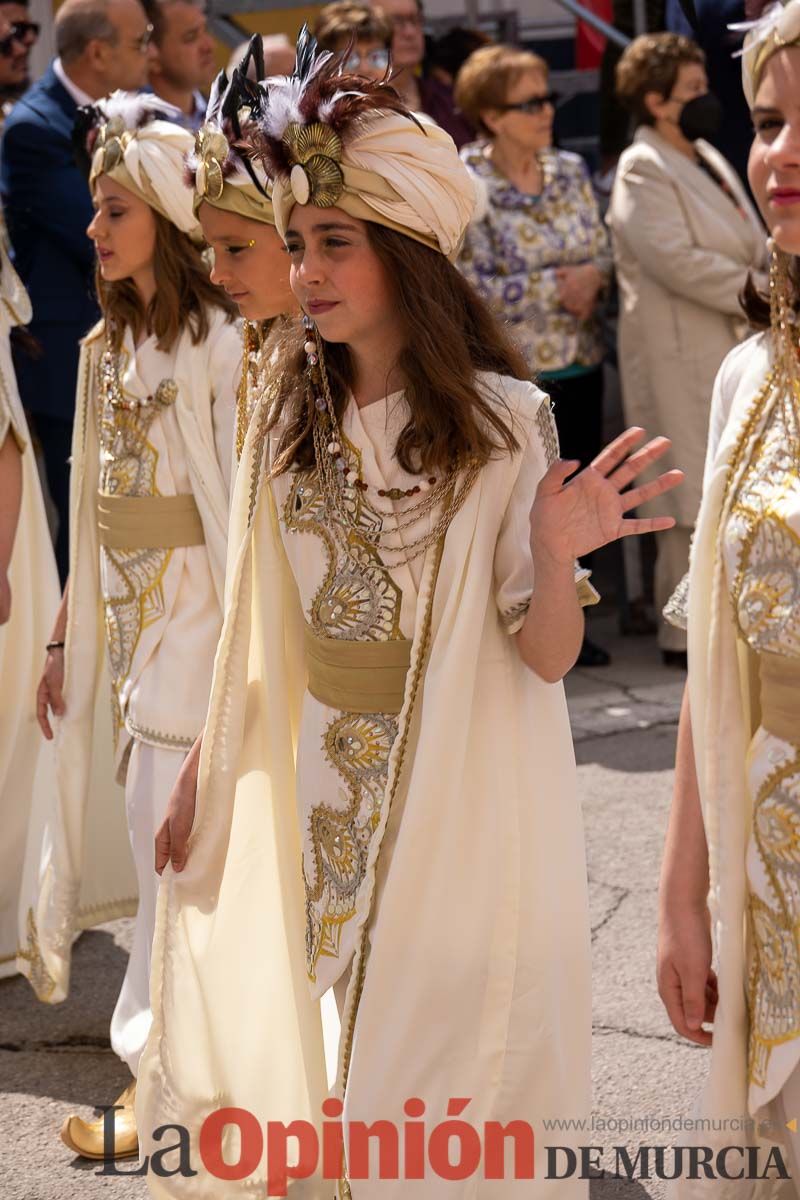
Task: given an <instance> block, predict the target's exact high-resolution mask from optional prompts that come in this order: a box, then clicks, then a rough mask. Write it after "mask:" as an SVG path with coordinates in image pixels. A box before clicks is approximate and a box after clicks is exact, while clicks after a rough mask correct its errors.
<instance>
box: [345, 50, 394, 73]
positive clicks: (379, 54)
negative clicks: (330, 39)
mask: <svg viewBox="0 0 800 1200" xmlns="http://www.w3.org/2000/svg"><path fill="white" fill-rule="evenodd" d="M362 63H366V64H367V65H368V66H370V67H373V68H374V69H375V70H376V71H385V70H386V68H387V67H388V65H389V51H388V50H370V52H369V54H363V55H362V54H359V52H358V50H354V51H353V52H352V54H349V55H348V56H347V58H346V59H345V60H344V69H345V71H348V72H349V73H350V74H351V75H356V74H357V73H358V68H359V67H360V66H361V64H362Z"/></svg>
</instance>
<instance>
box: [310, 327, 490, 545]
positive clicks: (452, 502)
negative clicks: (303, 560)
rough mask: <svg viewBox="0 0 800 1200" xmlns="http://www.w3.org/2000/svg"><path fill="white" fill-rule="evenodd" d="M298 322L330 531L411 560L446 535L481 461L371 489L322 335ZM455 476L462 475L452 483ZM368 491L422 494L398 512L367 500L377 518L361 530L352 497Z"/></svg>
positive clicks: (398, 496) (401, 496)
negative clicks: (346, 430) (339, 413)
mask: <svg viewBox="0 0 800 1200" xmlns="http://www.w3.org/2000/svg"><path fill="white" fill-rule="evenodd" d="M303 323H304V325H305V328H306V338H307V340H306V342H305V347H304V349H305V352H306V359H307V363H308V366H307V371H306V387H307V393H308V397H309V401H310V403H312V404H313V439H314V459H315V463H316V468H317V475H318V477H319V481H320V487H321V490H322V495H323V499H324V502H325V507H326V509H327V511H328V514H329V516H330V517H331V518H333V520H332V521H331V528H332V530H333V531H335V532H338V530H342V532H343V534H344V540H347V538H348V537H349V535H350V534H351V533H355V532H356V531H357V534H358V537H359V538H361V539H362V540H364V541H366V542H368V543H369V544H370V545H371V546H373V547H374V548H375V550H377V551H380V553H381V554H382V555H383V556H384V557H385V558H387V559H392V560H393V563H388V564H387V565H398V564H400V563H408V562H411V561H412V560H413V559H415V558H417V557H418V556H419V555H421V554H424V553H425V551H426V550H427V549H428V547H429V546H432V545H435V543H436V542H438V541H439V539H440V538H441V537H442V536H443V535H444V533H446V531H447V529H448V527H449V525H450V522H451V521H452V520H453V518H454V517H455V515H456V513H457V512H458V511H459V509H460V508H461V507H462V506H463V504H464V501H465V500H466V498H467V496H468V495H469V493H470V491H471V490H472V485H473V484H474V482H475V480H476V479H477V477H478V472H479V471H480V463H479V462H478V461H477V460H475V459H470V460H468V461H467V462H466V463H465V464H463V467H462V465H460V464H456V465H454V466H453V467H451V468H450V469H449V470H448V472H447V474H446V475H445V476H444V478H443V479H438V478H437V476H435V475H431V476H428V477H427V478H423V479H421V480H420V482H419V483H418V484H415V485H414V487H412V488H407V489H402V488H375V487H373V486H372V485H371V484H368V483H367V482H366V481H365V480H364V479H363V477H362V475H361V469H360V461H359V460H360V456H359V455H358V453H357V451H355V450H354V448H353V447H352V446H351V445H350V443H349V442H348V441H347V439H346V438H345V437H344V436H343V434H342V431H341V428H340V426H339V421H338V419H337V417H336V410H335V407H334V402H333V397H332V395H331V390H330V384H329V382H328V373H327V371H326V369H325V359H324V352H323V346H322V339H321V338H320V337H319V334H318V333H317V331H316V328H315V326H314V323H313V322H312V321H311V319H310V318H309V317H304V318H303ZM459 474H461V475H462V478H461V481H460V484H459V485H458V486H457V478H458V476H459ZM369 491H372V492H374V493H375V494H376V495H377V496H380V497H381V498H385V499H388V500H392V501H399V500H414V497H415V496H420V497H421V498H420V499H419V500H416V501H414V502H413V503H411V504H408V505H406V506H405V507H404V508H402V509H400V510H399V511H397V510H395V509H394V508H385V507H379V506H378V505H376V504H374V503H372V502H370V508H371V509H372V511H373V512H375V513H376V515H378V516H379V517H381V518H382V519H381V521H380V523H379V525H378V526H377V527H376V528H373V529H364V528H363V526H362V525H358V524H357V517H356V507H357V505H356V498H357V496H358V495H359V494H360V495H361V496H362V497H364V498H366V493H367V492H369ZM436 509H441V511H440V514H439V517H438V519H437V520H436V521H435V523H434V524H433V527H432V528H430V529H429V530H428V531H427V532H422V533H420V532H416V533H415V529H416V528H417V527H418V526H419V525H420V523H421V522H422V521H423V520H424V519H425V518H426V517H428V516H430V515H431V514H433V512H434V510H436Z"/></svg>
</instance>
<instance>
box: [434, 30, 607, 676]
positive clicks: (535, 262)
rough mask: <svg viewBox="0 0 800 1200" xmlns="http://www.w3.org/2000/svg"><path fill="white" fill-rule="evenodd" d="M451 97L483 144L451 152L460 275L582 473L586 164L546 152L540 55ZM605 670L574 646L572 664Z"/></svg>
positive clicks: (474, 61)
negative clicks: (460, 192)
mask: <svg viewBox="0 0 800 1200" xmlns="http://www.w3.org/2000/svg"><path fill="white" fill-rule="evenodd" d="M455 98H456V103H457V104H458V106H459V108H461V109H462V111H463V112H464V113H465V115H466V116H467V117H468V118H469V119H470V120H471V121H472V122H473V124H474V125H475V126H476V127H477V128H479V129H480V131H481V133H482V134H483V135H484V137H485V139H486V141H485V144H480V145H473V146H467V147H465V148H464V149H463V150H462V152H461V157H462V158H463V160H464V162H465V163H466V164H467V166H468V168H469V169H470V171H471V172H472V173H473V175H474V176H475V178H476V180H477V182H478V187H479V191H481V192H482V193H483V205H482V208H483V213H482V215H480V214H479V219H477V220H475V221H474V222H473V224H472V225H470V227H469V229H468V231H467V236H466V240H465V242H464V247H463V250H462V253H461V259H460V262H459V266H460V267H461V270H462V271H463V272H464V274H465V275H466V276H467V278H468V279H469V280H470V282H471V283H472V284H474V286H475V287H476V288H477V289H478V291H479V292H480V293H481V295H483V296H484V297H486V299H487V300H489V302H490V303H491V305H492V307H493V308H494V310H495V312H496V313H497V314H498V315H499V316H500V317H501V318H502V319H503V320H504V321H507V322H508V323H509V325H510V327H511V332H512V334H513V335H514V336H515V338H516V341H517V343H518V344H519V346H520V349H521V350H522V352H523V354H524V355H525V358H526V360H527V362H528V367H529V369H530V372H531V375H532V376H535V377H536V379H537V382H539V383H541V385H542V387H543V388H544V389H545V391H548V392H549V393H550V395H551V398H552V399H553V401H554V416H555V420H556V425H557V427H558V435H559V441H560V443H561V455H562V457H563V458H571V459H578V460H579V461H580V463H581V466H587V465H588V463H590V462H591V460H592V459H593V458H594V457H595V455H596V454H598V453H599V451H600V449H601V448H602V445H603V441H602V437H603V368H602V363H603V357H604V346H603V338H602V329H601V323H600V298H601V294H602V292H603V289H604V288H605V286H606V285H607V284H608V282H609V280H610V276H611V253H610V250H609V246H608V238H607V235H606V231H605V229H604V227H603V223H602V221H601V219H600V214H599V212H598V209H597V203H596V201H595V198H594V194H593V192H592V188H591V184H590V182H589V174H588V171H587V169H586V165H585V163H584V162H583V159H582V158H580V157H579V156H578V155H577V154H570V153H568V152H567V151H564V150H555V149H554V148H553V144H552V136H553V115H554V96H553V95H552V93H551V92H550V90H549V84H548V69H547V64H546V63H545V62H544V60H543V59H541V58H539V57H538V55H536V54H531V53H529V52H528V51H526V50H518V49H515V48H513V47H511V46H486V47H484V48H483V49H481V50H477V51H476V52H475V54H473V55H472V56H471V57H470V58H468V59H467V61H466V63H465V64H464V66H463V67H462V69H461V71H460V72H459V75H458V78H457V79H456V87H455ZM480 208H481V204H480V202H479V210H480ZM608 661H609V660H608V655H607V654H606V653H605V651H603V650H601V649H600V648H599V647H597V646H594V645H593V644H592V643H591V642H589V641H588V640H587V641H586V642H585V643H584V647H583V650H582V651H581V657H580V659H579V662H580V663H581V665H584V666H593V665H598V666H599V665H605V664H606V663H607V662H608Z"/></svg>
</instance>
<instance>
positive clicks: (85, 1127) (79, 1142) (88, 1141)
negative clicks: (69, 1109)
mask: <svg viewBox="0 0 800 1200" xmlns="http://www.w3.org/2000/svg"><path fill="white" fill-rule="evenodd" d="M135 1099H136V1080H135V1079H132V1080H131V1082H130V1083H129V1084H128V1086H127V1087H126V1088H125V1091H124V1092H123V1093H122V1095H121V1096H119V1097H118V1099H117V1100H115V1101H114V1103H115V1104H117V1105H121V1106H122V1111H120V1112H115V1113H114V1153H113V1154H112V1155H108V1154H106V1151H105V1140H104V1139H105V1121H104V1118H103V1117H96V1118H95V1120H94V1121H84V1120H83V1118H82V1117H76V1116H71V1117H67V1118H66V1120H65V1121H64V1124H63V1125H62V1126H61V1140H62V1142H63V1143H64V1145H65V1146H67V1147H68V1148H69V1149H70V1150H71V1151H72V1153H73V1154H79V1155H80V1156H81V1158H95V1159H103V1160H105V1159H108V1158H132V1157H133V1156H134V1155H138V1153H139V1138H138V1137H137V1134H136V1117H135V1115H134V1111H133V1105H134V1101H135Z"/></svg>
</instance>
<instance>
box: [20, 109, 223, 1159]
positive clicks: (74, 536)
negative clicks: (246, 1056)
mask: <svg viewBox="0 0 800 1200" xmlns="http://www.w3.org/2000/svg"><path fill="white" fill-rule="evenodd" d="M160 109H163V103H162V102H161V101H158V100H156V99H155V98H151V97H137V96H126V95H125V94H124V93H115V94H114V95H112V96H111V97H109V98H108V99H107V100H105V101H102V102H101V103H100V104H98V105H97V106H95V107H94V108H90V109H87V110H84V126H83V132H84V134H85V145H86V151H87V153H88V157H89V160H90V176H89V184H90V189H91V192H92V197H93V200H94V206H95V210H96V211H95V216H94V219H93V221H92V222H91V224H90V226H89V229H88V234H89V236H90V237H91V238H92V240H93V241H94V244H95V247H96V250H97V257H98V279H97V288H98V296H99V300H100V307H101V309H102V312H103V319H102V321H101V322H100V323H99V325H98V326H97V327H96V328H95V329H94V330H93V331H92V332H91V333H90V334H89V335H88V337H87V338H86V340H85V342H84V344H83V347H82V350H81V365H80V373H79V381H78V391H77V406H76V417H75V432H74V438H73V455H72V497H71V512H70V546H71V553H72V558H71V566H70V574H69V581H68V584H67V587H66V589H65V592H64V597H63V599H62V603H61V607H60V609H59V612H58V615H57V617H56V621H55V626H54V628H53V632H52V637H51V641H52V648H51V649H50V650H49V653H48V656H47V661H46V664H45V669H44V674H43V676H42V680H41V683H40V685H39V693H38V707H39V723H40V725H41V727H42V730H43V732H44V734H45V736H46V737H47V738H51V737H53V734H54V729H53V726H55V733H56V735H57V741H56V750H57V765H58V789H57V795H56V797H54V810H53V812H52V813H51V814H50V819H49V826H48V829H47V831H46V834H45V836H44V837H43V841H42V845H43V853H42V860H41V870H40V872H39V877H38V879H37V880H36V888H35V893H36V894H35V896H33V897H32V898H31V903H30V911H29V918H30V920H29V925H30V929H31V931H32V939H33V941H32V945H31V947H30V960H29V964H28V973H29V977H30V979H31V982H32V983H33V985H34V987H35V989H36V991H37V994H38V995H39V996H40V997H41V998H42V999H44V1000H47V1001H49V1002H51V1003H52V1002H54V1001H58V1000H63V999H64V998H65V996H66V994H67V991H68V987H69V971H70V948H71V944H72V940H73V937H74V935H75V932H76V931H77V930H78V929H79V928H81V927H83V926H85V925H86V924H91V923H96V922H97V921H100V920H107V919H109V918H110V917H112V916H116V915H119V914H120V913H121V912H124V911H129V904H130V896H131V893H130V891H129V890H128V885H129V879H128V872H127V871H124V870H122V871H120V872H119V873H118V874H117V867H116V863H117V862H118V861H120V859H119V855H118V854H117V850H118V849H119V847H118V845H117V844H116V843H114V841H113V838H112V837H111V834H110V833H109V830H110V828H111V823H114V828H115V829H116V828H118V829H119V830H120V831H122V830H123V829H124V825H123V823H122V822H121V821H120V816H121V809H122V804H121V803H120V801H121V797H119V796H118V795H116V794H114V787H113V783H114V775H113V774H112V773H109V774H108V775H107V776H106V778H105V781H104V782H105V789H104V790H103V791H102V792H101V794H100V795H99V796H98V795H96V791H97V789H95V791H92V789H91V788H90V782H91V780H92V761H93V753H96V754H100V755H102V754H103V753H104V751H105V750H106V746H107V743H108V742H112V743H113V748H114V771H115V773H116V780H117V782H118V783H120V784H123V785H124V788H125V798H124V812H125V816H126V817H127V825H128V837H129V840H130V847H131V850H132V851H133V859H134V863H135V867H136V885H135V889H136V888H138V909H137V910H136V925H135V929H134V935H133V945H132V949H131V955H130V959H129V961H128V967H127V970H126V973H125V978H124V981H123V985H122V990H121V992H120V995H119V998H118V1000H117V1005H116V1008H115V1011H114V1015H113V1017H112V1022H111V1044H112V1047H113V1049H114V1050H115V1051H116V1053H117V1054H118V1055H119V1057H120V1058H121V1059H122V1060H123V1061H124V1062H125V1063H127V1065H128V1067H129V1068H130V1071H131V1073H132V1074H133V1075H134V1076H135V1075H136V1072H137V1068H138V1060H139V1055H140V1053H141V1050H142V1047H143V1045H144V1042H145V1038H146V1036H147V1030H148V1028H149V1024H150V1019H151V1016H150V993H149V979H150V952H151V944H152V937H153V920H154V914H155V900H156V893H157V889H158V876H157V875H156V873H155V870H154V865H153V838H154V836H155V832H156V829H157V828H158V826H159V825H160V823H161V820H162V818H163V814H164V811H165V809H166V805H167V800H168V798H169V794H170V791H171V788H172V785H173V783H174V781H175V778H176V776H177V774H178V771H179V769H180V766H181V764H182V763H183V760H184V758H185V756H186V752H187V751H188V750H189V749H190V747H191V746H192V744H193V743H194V741H195V739H196V737H197V734H198V732H199V730H200V729H201V727H202V724H203V720H204V717H205V711H206V705H207V701H208V694H209V688H210V682H211V670H212V664H213V658H214V651H215V648H216V644H217V639H218V636H219V631H220V626H221V622H222V599H223V585H224V571H225V554H226V538H227V520H228V507H229V504H228V491H229V482H230V472H231V463H232V448H231V443H232V435H233V424H234V415H235V397H236V390H237V386H238V381H239V368H240V364H241V335H240V332H239V329H238V327H237V325H236V323H235V322H234V320H233V304H232V302H231V301H230V300H228V299H227V298H226V296H225V294H224V293H223V292H222V290H221V289H219V288H216V287H214V285H213V284H212V283H211V282H210V280H209V278H208V273H207V268H206V265H205V263H204V261H203V257H202V234H201V232H200V228H199V225H198V224H197V220H196V218H195V215H194V213H193V211H192V193H191V192H190V191H189V189H188V188H187V187H186V184H185V181H184V177H183V172H184V159H185V156H186V155H187V154H188V153H189V152H190V151H191V148H192V145H193V138H192V135H191V134H190V133H188V132H186V131H185V130H184V129H181V128H180V127H179V126H178V125H176V124H173V123H172V122H170V121H166V120H159V119H154V117H156V116H157V113H158V111H159V110H160ZM103 643H105V647H104V649H105V653H103ZM108 676H110V688H109V680H108V678H107V677H108ZM109 693H110V695H109ZM109 699H110V702H111V703H110V712H111V729H109V728H108V712H109ZM96 710H97V711H99V712H101V713H102V714H103V715H104V716H105V723H104V727H102V728H101V727H100V726H99V725H97V726H96V728H95V729H94V738H93V725H94V724H95V712H96ZM53 716H55V718H56V719H55V720H53ZM95 799H96V800H97V801H98V804H97V807H93V802H94V800H95ZM117 804H119V809H118V808H117V807H116V806H117ZM128 857H129V856H128ZM98 869H99V870H101V872H105V876H106V886H107V889H108V891H109V892H111V888H112V887H113V886H116V889H117V890H116V892H115V893H114V892H111V895H112V896H114V901H115V902H114V903H109V904H107V905H106V907H105V911H104V912H101V913H98V912H95V913H87V912H86V910H85V905H84V901H83V895H82V886H83V884H84V879H85V878H86V877H89V876H91V875H92V874H93V873H96V872H97V871H98ZM134 1091H135V1084H134V1083H132V1084H131V1085H130V1086H129V1087H128V1089H126V1091H125V1093H123V1096H122V1097H121V1098H120V1100H119V1102H118V1103H119V1104H120V1105H121V1108H122V1111H121V1112H118V1113H117V1114H116V1120H115V1143H114V1155H115V1156H121V1155H128V1154H135V1153H136V1150H137V1136H136V1127H135V1123H134V1119H133V1107H132V1105H133V1095H134ZM61 1136H62V1139H63V1140H64V1142H65V1143H66V1144H67V1146H69V1148H70V1149H71V1150H73V1151H74V1152H76V1153H78V1154H81V1155H84V1156H85V1157H90V1158H103V1157H104V1156H105V1154H106V1153H107V1147H106V1146H105V1144H104V1138H103V1122H102V1120H97V1121H94V1122H90V1123H87V1122H85V1121H83V1120H82V1119H81V1118H79V1117H77V1116H73V1117H69V1118H68V1119H67V1121H66V1122H65V1124H64V1127H63V1129H62V1134H61Z"/></svg>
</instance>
